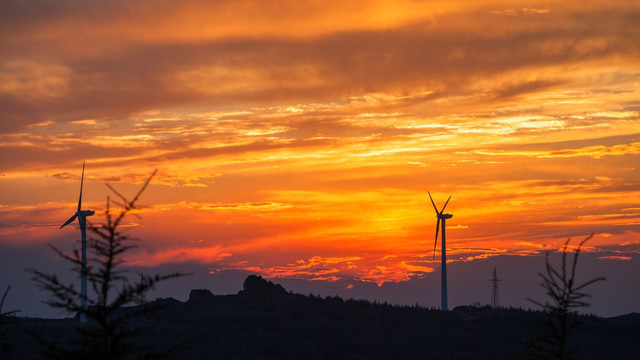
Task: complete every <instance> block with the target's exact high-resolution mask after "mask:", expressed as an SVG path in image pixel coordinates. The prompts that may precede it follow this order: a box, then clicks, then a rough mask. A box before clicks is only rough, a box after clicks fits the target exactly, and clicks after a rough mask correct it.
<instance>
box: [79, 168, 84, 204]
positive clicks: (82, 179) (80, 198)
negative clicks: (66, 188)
mask: <svg viewBox="0 0 640 360" xmlns="http://www.w3.org/2000/svg"><path fill="white" fill-rule="evenodd" d="M83 184H84V161H83V162H82V177H81V178H80V197H79V198H78V211H80V208H81V207H82V185H83Z"/></svg>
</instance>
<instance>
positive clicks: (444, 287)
mask: <svg viewBox="0 0 640 360" xmlns="http://www.w3.org/2000/svg"><path fill="white" fill-rule="evenodd" d="M427 192H428V191H427ZM428 193H429V199H431V204H432V205H433V209H434V210H435V211H436V217H437V218H438V222H437V223H436V240H435V242H434V244H433V260H435V258H436V246H437V245H438V231H439V229H440V223H442V242H441V243H442V245H441V246H442V251H441V252H440V253H441V254H442V261H441V264H440V269H441V272H442V279H441V286H442V289H441V298H442V310H443V311H446V310H448V307H447V242H446V241H447V240H446V229H447V225H446V222H447V219H451V218H452V217H453V215H452V214H445V213H444V208H446V207H447V204H448V203H449V200H451V196H449V198H448V199H447V202H445V203H444V206H443V207H442V210H440V211H438V208H437V207H436V203H435V202H434V201H433V197H431V193H430V192H428ZM433 260H431V261H433Z"/></svg>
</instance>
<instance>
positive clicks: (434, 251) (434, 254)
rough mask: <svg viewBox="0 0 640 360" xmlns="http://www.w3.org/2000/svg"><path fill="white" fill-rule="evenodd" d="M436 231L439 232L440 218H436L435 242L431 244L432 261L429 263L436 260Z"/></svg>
mask: <svg viewBox="0 0 640 360" xmlns="http://www.w3.org/2000/svg"><path fill="white" fill-rule="evenodd" d="M438 230H440V217H438V223H437V224H436V241H435V242H434V243H433V259H431V262H434V261H435V260H436V247H437V246H438Z"/></svg>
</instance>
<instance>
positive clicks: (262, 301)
mask: <svg viewBox="0 0 640 360" xmlns="http://www.w3.org/2000/svg"><path fill="white" fill-rule="evenodd" d="M140 306H156V307H157V308H158V311H157V312H156V314H155V316H151V317H138V318H133V319H131V320H129V322H128V323H127V326H129V327H132V328H140V329H141V330H142V331H141V332H140V333H139V335H137V336H136V337H135V338H134V339H130V341H135V342H136V344H143V345H145V346H148V347H149V348H150V349H154V351H156V352H162V351H165V350H171V352H170V353H169V355H168V358H175V359H181V358H189V359H211V358H216V359H257V358H272V359H308V358H317V359H338V358H339V359H390V358H395V359H424V358H429V359H461V358H462V359H464V358H466V359H512V358H523V357H524V358H526V357H528V356H529V354H527V351H528V350H527V346H526V344H527V343H529V342H530V341H532V340H534V339H535V338H536V337H537V336H538V335H540V334H544V333H545V331H546V328H545V324H544V314H543V313H541V312H539V311H529V310H521V309H491V308H489V307H488V306H485V307H473V306H462V307H457V308H455V309H453V311H448V312H443V311H440V310H435V309H427V308H423V307H417V306H394V305H389V304H386V303H384V304H381V303H375V302H373V303H372V302H370V301H366V300H344V299H342V298H339V297H332V296H329V297H324V298H322V297H319V296H314V295H301V294H293V293H291V292H287V291H286V290H285V289H284V288H283V287H282V286H281V285H278V284H274V283H272V282H271V281H267V280H265V279H263V278H262V277H260V276H256V275H251V276H249V277H247V278H246V280H245V281H244V286H243V289H242V290H241V291H240V292H238V294H236V295H217V296H216V295H214V294H212V293H211V292H210V291H209V290H204V289H197V290H191V293H190V294H189V300H188V301H186V302H180V301H178V300H175V299H173V298H165V299H157V300H155V301H152V302H150V303H147V304H145V305H140ZM129 309H130V308H129ZM123 311H127V309H124V310H123ZM580 318H581V320H582V324H581V325H580V327H579V328H578V329H577V330H576V333H575V334H574V336H573V340H574V341H573V343H571V344H570V345H571V346H573V347H575V348H579V349H580V350H579V352H578V353H576V357H577V358H593V359H605V358H609V359H611V358H615V359H618V360H619V359H637V358H638V354H640V341H638V339H640V315H639V314H635V313H634V314H629V315H625V316H620V317H616V318H607V319H604V318H599V317H595V316H581V317H580ZM90 325H91V324H90V323H89V324H85V325H84V326H90ZM7 326H8V335H7V337H6V339H7V341H8V342H9V345H10V350H9V353H8V354H7V357H8V358H10V359H14V358H15V359H19V358H24V359H27V358H29V359H33V358H38V357H41V356H43V355H42V354H43V353H42V352H44V353H46V349H45V348H43V347H42V345H41V344H39V343H38V342H37V341H35V340H34V339H33V338H32V337H30V336H29V335H27V334H26V333H25V331H33V332H35V333H37V334H38V335H39V336H40V337H42V338H44V339H46V340H47V341H49V342H51V341H53V342H55V341H60V342H68V341H69V337H73V334H75V332H74V331H73V330H72V327H73V326H80V324H79V323H77V322H76V321H74V320H72V319H62V320H57V319H55V320H54V319H33V318H19V317H15V318H12V319H11V322H10V323H9V324H6V325H5V327H7Z"/></svg>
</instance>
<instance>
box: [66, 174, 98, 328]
mask: <svg viewBox="0 0 640 360" xmlns="http://www.w3.org/2000/svg"><path fill="white" fill-rule="evenodd" d="M83 183H84V161H83V162H82V177H81V178H80V198H78V210H77V211H76V213H75V214H73V216H71V217H70V218H69V220H67V221H66V222H65V223H64V224H62V226H60V229H62V228H63V227H65V226H67V225H69V224H71V223H72V222H73V221H74V220H75V219H76V218H77V219H78V224H79V225H80V233H81V235H82V264H81V267H80V274H81V276H80V292H81V295H80V305H81V306H82V309H83V310H84V312H81V313H80V322H83V323H84V322H87V315H86V311H87V216H91V215H93V214H95V213H96V212H95V211H93V210H82V209H81V208H82V185H83Z"/></svg>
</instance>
